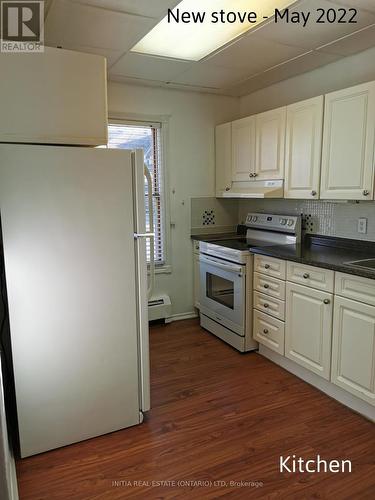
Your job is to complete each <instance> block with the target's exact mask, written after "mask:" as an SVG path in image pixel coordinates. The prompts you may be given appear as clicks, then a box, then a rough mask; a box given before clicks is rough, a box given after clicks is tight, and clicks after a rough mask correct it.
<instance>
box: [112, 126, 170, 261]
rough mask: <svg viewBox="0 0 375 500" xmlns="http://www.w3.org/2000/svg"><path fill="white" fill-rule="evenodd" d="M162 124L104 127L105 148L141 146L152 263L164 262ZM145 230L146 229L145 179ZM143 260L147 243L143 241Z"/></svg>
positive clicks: (148, 255)
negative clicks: (150, 194) (152, 244)
mask: <svg viewBox="0 0 375 500" xmlns="http://www.w3.org/2000/svg"><path fill="white" fill-rule="evenodd" d="M161 131H162V125H161V123H145V122H136V121H134V122H133V121H132V122H116V123H114V122H112V123H110V125H109V127H108V147H109V148H117V149H143V151H144V158H145V164H146V166H147V168H148V170H149V172H150V174H151V178H152V184H153V200H154V231H155V265H157V266H161V265H163V264H165V227H164V226H165V223H164V189H163V188H164V185H163V168H162V147H161V141H162V134H161ZM145 195H146V230H147V231H149V230H150V223H149V207H148V201H147V200H148V197H147V195H148V193H147V182H146V180H145ZM147 241H148V243H147V259H148V260H149V259H150V242H149V240H147Z"/></svg>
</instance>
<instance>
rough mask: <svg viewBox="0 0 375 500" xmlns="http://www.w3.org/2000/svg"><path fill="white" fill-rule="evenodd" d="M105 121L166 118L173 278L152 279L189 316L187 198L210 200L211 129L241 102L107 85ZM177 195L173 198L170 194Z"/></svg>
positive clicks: (174, 309)
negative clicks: (118, 115)
mask: <svg viewBox="0 0 375 500" xmlns="http://www.w3.org/2000/svg"><path fill="white" fill-rule="evenodd" d="M108 100H109V115H110V116H111V113H112V114H113V113H125V114H126V113H127V114H131V115H133V114H137V115H141V117H143V118H145V117H147V116H149V117H150V118H153V117H154V116H155V115H169V117H170V120H169V139H168V144H167V153H168V157H167V166H168V178H169V179H168V184H169V191H170V193H169V194H170V197H171V210H172V211H173V220H174V222H175V226H174V227H172V228H171V238H170V239H171V242H170V243H171V265H172V274H161V275H160V274H159V275H157V277H156V290H157V291H159V292H165V293H167V294H169V295H170V297H171V299H172V312H173V314H177V315H178V314H184V313H189V312H191V311H193V268H192V245H191V240H190V222H191V221H190V198H192V197H197V196H214V178H215V177H214V176H215V170H214V167H215V158H214V126H215V125H216V124H218V123H222V122H226V121H230V120H232V119H234V118H237V117H238V114H239V99H237V98H232V97H222V96H215V95H210V94H198V93H193V92H181V91H176V90H172V89H171V90H168V89H161V88H153V87H141V86H130V85H125V84H121V83H116V82H110V83H109V88H108ZM173 189H174V190H175V195H172V194H171V191H172V190H173Z"/></svg>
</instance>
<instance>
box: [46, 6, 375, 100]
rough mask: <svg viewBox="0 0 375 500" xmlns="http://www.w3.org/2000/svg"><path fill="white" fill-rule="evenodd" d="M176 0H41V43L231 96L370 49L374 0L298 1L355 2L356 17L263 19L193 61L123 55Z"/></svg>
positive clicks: (159, 80) (140, 80) (162, 81)
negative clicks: (345, 20) (350, 20)
mask: <svg viewBox="0 0 375 500" xmlns="http://www.w3.org/2000/svg"><path fill="white" fill-rule="evenodd" d="M178 3H179V1H178V0H48V1H47V2H46V15H45V18H46V21H45V38H46V45H48V46H52V47H57V46H58V47H63V48H66V49H71V50H78V51H81V52H89V53H94V54H100V55H103V56H105V57H106V58H107V61H108V71H109V79H110V80H115V81H120V82H127V83H136V84H142V85H156V86H163V87H169V88H182V89H188V90H196V91H200V92H212V93H218V94H224V95H232V96H242V95H246V94H249V93H251V92H254V91H256V90H258V89H260V88H263V87H266V86H268V85H272V84H273V83H276V82H278V81H281V80H285V79H287V78H290V77H292V76H296V75H298V74H301V73H304V72H306V71H310V70H312V69H315V68H318V67H320V66H324V65H325V64H328V63H331V62H334V61H336V60H338V59H340V58H342V57H346V56H349V55H352V54H355V53H357V52H361V51H363V50H366V49H368V48H370V47H373V46H375V0H329V1H328V0H299V1H297V2H296V3H295V4H294V5H293V6H292V7H291V9H292V10H293V11H304V12H306V11H311V12H312V15H311V17H312V18H313V17H314V16H315V18H316V10H317V8H320V7H321V8H324V9H329V8H336V9H337V7H345V6H349V7H354V8H356V9H359V10H358V22H357V23H356V24H328V23H327V24H317V23H315V22H311V23H308V25H307V26H306V27H302V26H301V25H300V24H285V23H284V22H283V23H277V24H275V22H274V21H273V20H267V21H266V22H264V23H262V24H261V25H259V27H257V28H255V29H253V30H251V31H249V32H248V33H247V34H245V35H243V36H241V37H239V38H237V39H236V40H235V41H232V42H231V43H229V44H227V45H226V46H225V47H223V48H221V49H219V50H217V51H216V52H214V53H213V54H211V55H209V56H207V57H206V58H205V59H203V60H201V61H198V62H192V61H182V60H176V59H168V58H162V57H154V56H147V55H141V54H136V53H132V52H130V49H131V48H132V47H133V46H134V45H135V44H136V43H137V42H138V41H139V40H140V39H141V38H143V36H144V35H145V34H146V33H148V32H149V31H150V30H151V29H152V28H153V27H154V26H155V25H156V24H157V23H158V22H159V21H160V20H161V19H162V18H163V17H165V15H166V12H167V9H168V8H173V7H175V6H176V5H177V4H178ZM249 4H250V5H251V2H250V0H249ZM233 10H235V0H233ZM249 10H251V9H249Z"/></svg>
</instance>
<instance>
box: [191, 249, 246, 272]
mask: <svg viewBox="0 0 375 500" xmlns="http://www.w3.org/2000/svg"><path fill="white" fill-rule="evenodd" d="M199 262H202V264H210V265H211V266H214V267H217V268H218V269H223V270H224V271H229V272H232V273H237V274H242V273H243V266H236V264H231V263H230V262H228V263H224V262H219V261H217V260H216V259H210V257H206V256H205V255H202V254H200V255H199Z"/></svg>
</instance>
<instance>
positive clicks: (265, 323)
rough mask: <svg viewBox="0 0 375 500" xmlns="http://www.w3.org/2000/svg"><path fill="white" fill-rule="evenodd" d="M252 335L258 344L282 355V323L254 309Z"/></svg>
mask: <svg viewBox="0 0 375 500" xmlns="http://www.w3.org/2000/svg"><path fill="white" fill-rule="evenodd" d="M253 337H254V339H255V340H257V341H258V342H259V343H260V344H263V345H264V346H266V347H268V348H269V349H272V351H275V352H278V353H279V354H282V355H284V323H283V322H282V321H279V320H278V319H275V318H271V316H267V314H263V313H262V312H260V311H257V310H254V331H253Z"/></svg>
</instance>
